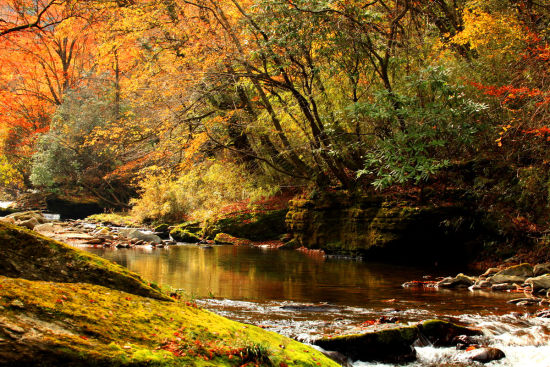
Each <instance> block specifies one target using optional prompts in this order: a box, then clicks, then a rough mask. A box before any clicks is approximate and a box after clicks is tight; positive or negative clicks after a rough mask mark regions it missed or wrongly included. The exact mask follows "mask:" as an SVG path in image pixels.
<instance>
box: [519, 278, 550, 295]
mask: <svg viewBox="0 0 550 367" xmlns="http://www.w3.org/2000/svg"><path fill="white" fill-rule="evenodd" d="M525 284H529V285H530V286H531V288H532V289H533V293H534V292H538V291H540V290H543V289H550V274H544V275H541V276H538V277H532V278H528V279H527V280H525Z"/></svg>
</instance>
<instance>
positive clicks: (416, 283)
mask: <svg viewBox="0 0 550 367" xmlns="http://www.w3.org/2000/svg"><path fill="white" fill-rule="evenodd" d="M401 286H402V287H403V288H436V287H437V282H436V281H434V280H413V281H410V282H405V283H403V284H401Z"/></svg>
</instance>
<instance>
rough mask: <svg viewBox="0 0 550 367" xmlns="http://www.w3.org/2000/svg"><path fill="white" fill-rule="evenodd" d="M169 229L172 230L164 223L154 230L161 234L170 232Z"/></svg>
mask: <svg viewBox="0 0 550 367" xmlns="http://www.w3.org/2000/svg"><path fill="white" fill-rule="evenodd" d="M169 229H170V226H169V225H168V224H166V223H162V224H159V225H158V226H156V227H155V228H154V229H153V230H154V231H155V232H159V233H166V232H169Z"/></svg>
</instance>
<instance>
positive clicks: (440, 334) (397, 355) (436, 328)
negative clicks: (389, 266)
mask: <svg viewBox="0 0 550 367" xmlns="http://www.w3.org/2000/svg"><path fill="white" fill-rule="evenodd" d="M421 335H422V336H423V337H426V338H428V340H429V341H430V342H431V343H433V344H434V345H435V346H438V347H439V346H441V347H443V346H451V345H453V339H454V338H455V337H456V336H459V335H467V336H475V335H482V333H481V331H480V330H477V329H471V328H467V327H465V326H460V325H456V324H453V323H452V322H448V321H442V320H428V321H424V322H421V323H419V324H416V325H410V326H402V327H398V328H392V329H383V330H378V331H372V332H368V333H364V334H353V335H343V336H337V337H334V338H323V339H319V340H317V341H315V342H314V344H315V345H318V346H320V347H321V348H323V349H326V350H334V351H337V352H340V353H342V354H344V355H345V356H347V357H349V358H351V359H352V360H355V361H356V360H361V361H380V362H386V363H404V362H410V361H414V360H415V359H416V351H415V350H414V347H413V343H414V342H415V341H416V340H417V339H418V338H419V337H420V336H421Z"/></svg>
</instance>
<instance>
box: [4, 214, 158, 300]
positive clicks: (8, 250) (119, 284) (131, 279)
mask: <svg viewBox="0 0 550 367" xmlns="http://www.w3.org/2000/svg"><path fill="white" fill-rule="evenodd" d="M0 275H4V276H8V277H12V278H24V279H29V280H47V281H53V282H70V283H77V282H83V283H90V284H98V285H102V286H105V287H108V288H112V289H118V290H122V291H126V292H129V293H134V294H137V295H141V296H146V297H152V298H157V299H165V300H168V299H169V298H167V297H166V296H164V295H163V294H162V293H160V292H158V291H157V290H155V289H153V288H151V287H150V286H149V284H148V283H146V282H145V281H143V280H142V279H141V277H140V276H139V275H137V274H135V273H132V272H130V271H129V270H128V269H126V268H124V267H122V266H120V265H117V264H114V263H111V262H109V261H107V260H105V259H102V258H100V257H99V256H95V255H92V254H90V253H87V252H84V251H82V250H79V249H76V248H74V247H71V246H69V245H66V244H64V243H61V242H57V241H54V240H52V239H50V238H48V237H44V236H42V235H40V234H38V233H36V232H33V231H29V230H26V229H23V228H21V227H17V226H14V225H11V224H6V223H0Z"/></svg>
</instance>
